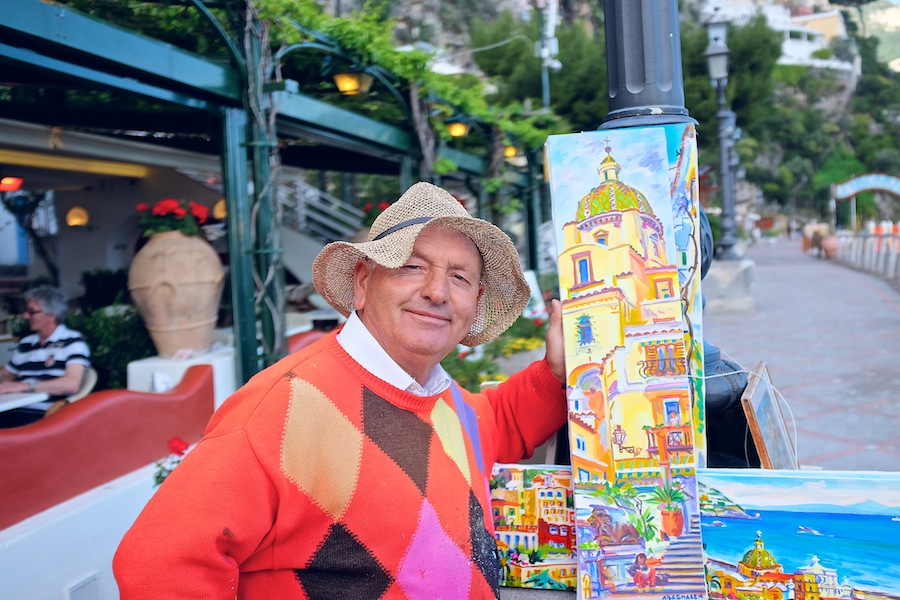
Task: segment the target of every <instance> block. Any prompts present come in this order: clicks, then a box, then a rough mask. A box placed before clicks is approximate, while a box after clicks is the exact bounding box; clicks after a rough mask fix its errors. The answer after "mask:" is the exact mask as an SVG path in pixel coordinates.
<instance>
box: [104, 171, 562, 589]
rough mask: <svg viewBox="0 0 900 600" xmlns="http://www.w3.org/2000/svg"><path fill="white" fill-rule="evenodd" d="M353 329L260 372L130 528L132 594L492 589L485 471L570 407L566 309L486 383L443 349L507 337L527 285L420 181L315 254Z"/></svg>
mask: <svg viewBox="0 0 900 600" xmlns="http://www.w3.org/2000/svg"><path fill="white" fill-rule="evenodd" d="M313 279H314V283H315V285H316V288H317V290H318V291H319V293H320V294H321V295H322V296H323V297H324V298H325V299H326V300H327V301H328V302H329V303H330V304H331V305H332V306H334V307H335V308H336V309H337V310H338V311H340V312H341V313H342V314H344V315H348V316H349V318H348V320H347V322H346V324H345V325H344V327H343V328H342V329H341V330H340V331H339V332H337V333H332V334H330V335H329V336H327V337H325V338H323V339H322V340H320V341H319V342H317V343H316V344H314V345H312V346H309V347H307V348H304V349H303V350H301V351H299V352H297V353H295V354H292V355H291V356H288V357H287V358H285V359H284V360H282V361H280V362H279V363H277V364H276V365H273V366H272V367H270V368H268V369H266V370H265V371H263V372H262V373H260V374H258V375H257V376H255V377H254V378H253V379H252V380H251V381H250V382H249V383H247V385H245V386H244V387H243V388H241V389H240V390H238V392H237V393H235V394H234V395H233V396H232V397H231V398H230V399H229V400H227V401H226V403H225V404H224V405H223V406H222V407H221V408H220V409H219V410H218V411H217V413H216V414H215V415H214V416H213V418H212V421H211V422H210V424H209V427H208V428H207V432H206V435H205V436H204V438H203V439H202V440H201V441H200V443H199V444H198V445H197V447H196V448H195V449H194V450H193V451H192V452H190V453H189V454H188V456H187V457H186V458H185V460H184V462H183V463H182V464H181V465H179V466H178V467H177V468H176V469H175V470H174V472H173V473H172V475H171V476H170V477H169V478H168V479H167V480H166V481H165V483H164V484H163V485H162V487H161V488H160V490H159V491H158V492H157V494H156V495H155V496H154V497H153V498H152V499H151V500H150V502H149V504H148V505H147V506H146V508H145V509H144V511H143V513H142V514H141V516H140V517H139V518H138V520H137V521H136V523H135V524H134V526H133V527H132V528H131V530H130V531H129V532H128V533H127V534H126V536H125V538H124V540H123V541H122V544H121V545H120V547H119V550H118V552H117V554H116V557H115V560H114V563H113V568H114V572H115V575H116V579H117V581H118V584H119V590H120V595H121V597H122V598H123V600H127V599H129V598H150V597H152V598H160V597H163V598H234V597H235V595H237V596H238V597H240V598H279V599H284V598H338V597H340V598H348V599H351V598H359V599H361V600H362V599H365V600H372V599H374V598H429V599H432V598H488V597H497V596H498V579H499V563H498V560H497V554H496V543H495V540H494V536H493V522H492V515H491V506H490V498H489V492H488V482H487V478H488V475H489V474H490V470H491V466H492V464H493V463H494V462H515V461H517V460H520V459H521V458H522V457H524V456H528V455H530V453H531V452H532V451H533V450H534V449H535V448H536V447H537V446H538V445H540V444H541V443H543V442H544V441H545V440H546V439H547V438H548V437H549V436H550V435H551V434H553V433H554V432H555V431H557V430H558V429H559V428H560V427H561V426H562V425H563V424H564V422H565V415H566V403H565V393H564V391H563V385H562V381H563V377H564V371H565V367H564V363H563V347H562V346H563V340H562V321H561V313H560V309H559V306H558V305H555V306H554V307H553V311H552V315H551V319H550V321H551V330H550V333H549V334H548V339H547V356H546V358H545V359H544V360H540V361H537V362H535V363H533V364H532V365H531V366H529V367H527V368H526V369H524V370H523V371H521V372H520V373H517V374H516V375H514V376H513V377H511V378H510V379H509V380H508V381H507V382H504V383H503V384H501V385H500V386H499V387H497V388H496V389H491V390H487V391H485V393H484V394H470V393H469V392H467V391H466V390H463V389H461V388H460V387H459V386H458V385H456V384H455V383H454V382H453V381H452V380H451V379H450V377H449V376H448V374H447V373H446V372H445V371H444V370H443V369H442V368H441V367H440V365H439V362H440V361H441V360H442V359H443V358H444V357H445V356H446V355H447V354H448V353H449V352H450V351H451V350H452V349H453V348H454V347H455V346H456V345H457V344H458V343H460V342H461V343H463V344H467V345H470V346H473V345H477V344H482V343H484V342H488V341H490V340H493V339H494V338H496V337H497V336H498V335H499V334H500V333H502V332H503V331H504V330H506V328H507V327H509V326H510V325H511V324H512V323H513V321H515V319H516V318H517V317H518V316H519V314H520V313H521V311H522V309H523V308H524V306H525V304H526V302H527V301H528V296H529V291H528V286H527V284H526V283H525V280H524V277H523V276H522V270H521V267H520V265H519V258H518V255H517V253H516V250H515V247H514V246H513V244H512V243H511V241H510V240H509V238H508V237H507V236H506V234H504V233H503V232H502V231H501V230H500V229H498V228H497V227H495V226H494V225H492V224H491V223H488V222H486V221H482V220H480V219H475V218H473V217H471V216H470V215H469V214H468V212H466V210H465V209H464V208H463V207H462V206H461V205H460V204H459V202H457V201H456V200H455V199H454V198H453V197H452V196H451V195H450V194H449V193H448V192H446V191H445V190H443V189H441V188H438V187H435V186H433V185H431V184H428V183H418V184H416V185H414V186H413V187H411V188H410V189H409V190H407V192H406V193H405V194H404V195H403V196H402V197H401V198H400V199H399V200H398V201H397V202H396V203H394V204H393V205H392V206H391V207H390V208H388V209H387V210H385V212H384V213H382V214H381V215H379V217H378V219H377V220H376V221H375V223H374V224H373V225H372V228H371V232H370V234H369V239H368V241H366V242H363V243H359V244H352V243H349V242H334V243H332V244H329V245H328V246H326V247H325V248H324V249H323V250H322V252H321V253H320V254H319V256H318V257H317V258H316V261H315V263H314V264H313Z"/></svg>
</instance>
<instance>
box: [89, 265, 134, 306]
mask: <svg viewBox="0 0 900 600" xmlns="http://www.w3.org/2000/svg"><path fill="white" fill-rule="evenodd" d="M80 282H81V287H83V288H84V294H82V295H81V297H80V298H79V299H78V306H79V307H80V308H81V310H82V311H84V312H93V311H95V310H97V309H98V308H103V307H104V306H109V305H111V304H130V303H131V294H129V293H128V271H126V270H125V269H118V270H116V271H113V270H112V269H94V270H93V271H83V272H82V273H81V279H80Z"/></svg>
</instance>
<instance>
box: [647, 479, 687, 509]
mask: <svg viewBox="0 0 900 600" xmlns="http://www.w3.org/2000/svg"><path fill="white" fill-rule="evenodd" d="M650 501H651V502H653V503H654V504H657V505H659V506H660V507H662V508H664V509H665V510H676V509H677V508H678V504H679V503H680V502H684V490H682V489H681V488H678V487H675V486H674V485H673V484H672V482H670V481H667V482H665V483H663V484H662V485H658V486H656V487H655V488H653V492H652V493H651V495H650Z"/></svg>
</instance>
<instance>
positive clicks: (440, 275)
mask: <svg viewBox="0 0 900 600" xmlns="http://www.w3.org/2000/svg"><path fill="white" fill-rule="evenodd" d="M422 296H424V297H425V298H428V299H429V300H431V301H432V302H434V303H435V304H441V303H442V302H444V301H445V300H446V299H447V273H446V272H444V271H442V270H441V269H430V270H429V271H428V276H427V277H426V278H425V283H424V285H423V286H422Z"/></svg>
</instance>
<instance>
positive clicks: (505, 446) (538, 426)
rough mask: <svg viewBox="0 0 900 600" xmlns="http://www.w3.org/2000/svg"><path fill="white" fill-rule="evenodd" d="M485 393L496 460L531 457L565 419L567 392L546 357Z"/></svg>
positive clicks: (514, 459) (501, 461)
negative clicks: (489, 412)
mask: <svg viewBox="0 0 900 600" xmlns="http://www.w3.org/2000/svg"><path fill="white" fill-rule="evenodd" d="M485 395H486V396H487V398H488V402H489V403H490V406H491V413H492V414H491V418H492V419H493V423H492V428H493V431H494V436H493V438H494V456H495V462H500V463H515V462H518V461H520V460H521V459H523V458H528V457H530V456H531V455H532V454H533V453H534V450H535V448H537V447H538V446H540V445H541V444H543V443H544V442H546V441H547V439H548V438H549V437H550V436H551V435H553V434H554V433H555V432H556V431H558V430H559V428H560V427H562V426H563V425H564V424H565V422H566V393H565V390H564V389H563V386H562V384H561V383H560V381H559V379H557V378H556V377H555V376H554V375H553V373H552V372H551V371H550V367H549V366H548V365H547V361H546V360H539V361H535V362H533V363H531V365H529V366H528V367H527V368H525V369H523V370H521V371H519V372H518V373H516V374H515V375H513V376H512V377H510V378H509V379H508V380H507V381H504V382H503V383H501V384H500V385H499V386H497V387H496V388H494V389H488V390H486V391H485Z"/></svg>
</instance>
